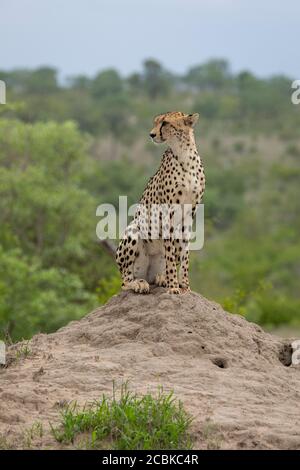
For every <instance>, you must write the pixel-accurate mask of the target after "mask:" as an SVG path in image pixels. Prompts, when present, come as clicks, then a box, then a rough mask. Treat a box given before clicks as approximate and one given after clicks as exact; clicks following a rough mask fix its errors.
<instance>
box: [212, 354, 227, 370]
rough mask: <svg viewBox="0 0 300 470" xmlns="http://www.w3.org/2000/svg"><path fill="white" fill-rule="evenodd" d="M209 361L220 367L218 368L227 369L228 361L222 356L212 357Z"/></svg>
mask: <svg viewBox="0 0 300 470" xmlns="http://www.w3.org/2000/svg"><path fill="white" fill-rule="evenodd" d="M211 362H212V363H213V364H215V366H217V367H220V369H227V367H228V361H227V359H224V358H223V357H214V358H213V359H211Z"/></svg>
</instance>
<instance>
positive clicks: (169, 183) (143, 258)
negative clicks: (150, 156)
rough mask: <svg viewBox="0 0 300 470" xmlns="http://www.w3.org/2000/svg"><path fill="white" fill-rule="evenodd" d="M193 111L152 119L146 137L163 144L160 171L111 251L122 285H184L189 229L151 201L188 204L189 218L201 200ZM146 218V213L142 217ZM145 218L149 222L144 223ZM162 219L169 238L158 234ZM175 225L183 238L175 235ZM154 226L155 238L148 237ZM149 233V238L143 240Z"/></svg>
mask: <svg viewBox="0 0 300 470" xmlns="http://www.w3.org/2000/svg"><path fill="white" fill-rule="evenodd" d="M198 117H199V116H198V114H189V115H187V114H184V113H181V112H168V113H165V114H160V115H158V116H156V117H155V119H154V128H153V129H152V130H151V132H150V136H151V138H152V139H153V141H154V142H156V143H166V144H167V145H168V148H167V149H166V151H165V152H164V154H163V157H162V161H161V164H160V167H159V169H158V170H157V172H156V173H155V175H154V176H153V177H152V178H150V180H149V182H148V184H147V186H146V188H145V190H144V192H143V195H142V197H141V200H140V205H139V207H138V209H137V211H136V213H135V216H134V219H133V221H132V222H131V223H130V224H129V225H128V227H127V229H126V231H125V234H124V236H123V238H122V240H121V242H120V245H119V247H118V249H117V253H116V261H117V264H118V266H119V269H120V272H121V276H122V289H124V290H133V291H134V292H138V293H147V292H149V284H156V285H159V286H163V287H166V288H167V289H168V292H169V293H173V294H179V293H182V292H187V291H189V290H190V286H189V275H188V269H189V232H190V230H191V227H186V226H184V225H181V222H182V221H181V220H176V213H174V211H172V210H170V211H169V212H168V214H167V217H164V215H163V214H162V213H159V212H158V213H157V214H154V217H152V218H151V222H149V220H150V211H151V207H153V205H155V204H159V205H166V206H167V207H170V208H171V207H172V204H180V205H182V204H191V205H192V217H194V214H195V210H196V205H197V204H199V203H200V202H201V200H202V196H203V193H204V189H205V175H204V169H203V164H202V161H201V158H200V156H199V154H198V151H197V148H196V143H195V138H194V130H193V127H194V125H195V124H196V122H197V120H198ZM145 216H147V217H148V218H147V217H145ZM146 220H147V221H148V222H149V223H148V225H147V223H146ZM162 220H163V221H164V224H165V226H167V228H168V229H169V236H168V237H167V238H164V237H163V236H162ZM178 229H179V230H181V231H182V234H183V236H182V237H181V238H178ZM153 230H156V232H157V234H158V236H157V237H153ZM147 237H148V239H147Z"/></svg>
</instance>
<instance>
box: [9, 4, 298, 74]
mask: <svg viewBox="0 0 300 470" xmlns="http://www.w3.org/2000/svg"><path fill="white" fill-rule="evenodd" d="M146 57H154V58H157V59H158V60H160V61H161V62H162V63H163V64H164V65H165V66H166V67H167V68H169V69H170V70H173V71H175V72H183V71H185V70H186V69H187V68H188V67H190V66H191V65H193V64H197V63H200V62H203V61H204V60H207V59H209V58H211V57H217V58H220V57H221V58H223V57H224V58H227V59H228V60H229V61H230V63H231V64H232V68H233V70H234V71H238V70H241V69H249V70H252V71H253V72H255V73H256V74H258V75H261V76H268V75H271V74H278V73H284V74H287V75H290V76H291V77H292V78H299V79H300V1H299V0H285V1H282V0H149V1H145V0H0V69H11V68H14V67H37V66H40V65H52V66H55V67H57V68H58V69H59V70H60V71H61V72H62V75H63V76H70V75H74V74H79V73H85V74H88V75H92V74H94V73H95V72H96V71H97V70H99V69H103V68H107V67H116V68H117V69H119V70H120V71H121V72H122V73H123V74H128V73H130V72H132V71H134V70H138V69H139V68H140V65H141V62H142V61H143V59H144V58H146Z"/></svg>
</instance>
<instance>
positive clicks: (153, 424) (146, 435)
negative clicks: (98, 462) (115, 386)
mask: <svg viewBox="0 0 300 470" xmlns="http://www.w3.org/2000/svg"><path fill="white" fill-rule="evenodd" d="M61 421H62V422H61V426H59V427H56V428H54V427H52V432H53V435H54V437H55V439H56V440H57V441H58V442H61V443H64V444H69V443H74V440H75V438H77V440H78V437H80V435H82V436H88V437H87V440H86V445H85V447H88V448H93V449H105V448H109V449H111V448H113V449H117V450H148V449H157V450H160V449H187V448H190V447H191V437H190V435H189V428H190V424H191V418H190V417H189V416H188V415H187V413H186V412H185V410H184V408H183V406H182V403H181V402H180V401H178V400H176V399H175V398H174V396H173V393H172V392H170V393H164V392H163V390H159V392H158V395H157V396H153V395H151V394H150V393H147V394H146V395H142V396H138V395H137V394H134V393H132V392H130V391H128V389H127V386H126V385H125V386H124V385H123V386H122V389H121V394H120V398H117V397H116V396H115V394H114V395H113V398H112V399H110V398H108V397H106V396H105V395H103V397H102V398H101V399H100V400H99V401H96V402H95V403H93V404H92V405H91V406H89V405H86V406H85V407H84V408H83V409H80V408H79V407H78V406H77V404H76V403H75V404H71V405H69V406H67V407H66V409H65V410H64V411H63V412H62V420H61Z"/></svg>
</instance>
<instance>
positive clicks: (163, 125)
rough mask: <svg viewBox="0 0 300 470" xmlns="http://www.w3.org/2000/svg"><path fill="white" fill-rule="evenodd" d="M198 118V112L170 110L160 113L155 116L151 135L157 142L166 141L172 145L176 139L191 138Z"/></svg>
mask: <svg viewBox="0 0 300 470" xmlns="http://www.w3.org/2000/svg"><path fill="white" fill-rule="evenodd" d="M198 118H199V114H197V113H195V114H184V113H181V112H168V113H165V114H159V115H158V116H156V117H155V118H154V127H153V129H152V130H151V132H150V137H151V139H152V140H153V142H155V143H157V144H161V143H162V142H166V143H167V144H168V145H171V146H172V144H174V143H175V142H176V141H177V142H178V141H182V140H184V139H188V138H189V136H190V135H191V133H193V127H194V126H195V124H196V122H197V121H198Z"/></svg>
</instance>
